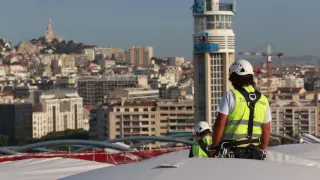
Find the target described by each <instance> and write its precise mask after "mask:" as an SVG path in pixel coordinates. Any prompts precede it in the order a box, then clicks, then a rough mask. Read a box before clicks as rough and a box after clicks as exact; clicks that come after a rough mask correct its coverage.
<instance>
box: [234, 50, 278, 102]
mask: <svg viewBox="0 0 320 180" xmlns="http://www.w3.org/2000/svg"><path fill="white" fill-rule="evenodd" d="M283 54H284V53H283V52H277V53H272V49H271V45H270V44H268V45H267V52H239V53H238V55H240V56H263V57H266V58H267V59H266V69H267V78H268V87H267V91H268V93H267V97H268V98H269V99H270V98H272V91H271V85H272V57H273V56H278V57H279V58H281V57H283Z"/></svg>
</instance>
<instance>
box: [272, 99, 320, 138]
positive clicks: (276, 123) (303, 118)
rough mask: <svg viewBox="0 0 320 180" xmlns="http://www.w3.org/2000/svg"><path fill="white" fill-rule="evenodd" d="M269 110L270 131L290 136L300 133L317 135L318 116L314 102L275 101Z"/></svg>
mask: <svg viewBox="0 0 320 180" xmlns="http://www.w3.org/2000/svg"><path fill="white" fill-rule="evenodd" d="M280 104H282V105H280ZM271 110H272V125H271V132H272V133H276V134H281V135H287V136H291V137H292V136H295V135H299V134H300V133H307V134H312V135H316V136H318V135H319V130H318V128H319V127H318V118H319V117H318V107H317V104H316V103H310V102H303V101H299V102H292V101H287V102H285V101H277V102H275V104H274V105H273V107H271Z"/></svg>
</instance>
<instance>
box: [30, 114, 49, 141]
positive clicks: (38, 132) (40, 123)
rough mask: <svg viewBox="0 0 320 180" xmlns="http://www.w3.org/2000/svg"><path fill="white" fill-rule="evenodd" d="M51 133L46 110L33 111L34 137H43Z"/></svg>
mask: <svg viewBox="0 0 320 180" xmlns="http://www.w3.org/2000/svg"><path fill="white" fill-rule="evenodd" d="M48 133H49V131H48V116H47V113H46V112H41V111H40V112H33V113H32V138H41V137H43V136H45V135H47V134H48Z"/></svg>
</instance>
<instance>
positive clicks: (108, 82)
mask: <svg viewBox="0 0 320 180" xmlns="http://www.w3.org/2000/svg"><path fill="white" fill-rule="evenodd" d="M147 86H148V79H147V77H146V76H134V75H126V76H105V77H103V76H87V77H82V78H80V79H79V80H78V93H79V95H80V96H81V97H82V98H83V104H84V105H96V104H98V103H99V102H104V97H105V96H106V95H107V92H108V91H109V90H114V89H124V88H133V87H142V88H146V87H147Z"/></svg>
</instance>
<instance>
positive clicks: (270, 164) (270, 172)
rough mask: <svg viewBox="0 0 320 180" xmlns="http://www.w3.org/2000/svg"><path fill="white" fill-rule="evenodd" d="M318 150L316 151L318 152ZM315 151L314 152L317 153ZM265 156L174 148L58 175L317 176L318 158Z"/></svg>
mask: <svg viewBox="0 0 320 180" xmlns="http://www.w3.org/2000/svg"><path fill="white" fill-rule="evenodd" d="M290 146H291V147H290ZM303 146H305V147H303ZM279 148H280V147H279ZM282 148H288V149H289V150H291V149H295V148H296V149H297V150H296V151H297V152H298V151H299V152H300V153H301V154H302V155H303V151H305V149H309V148H320V145H313V146H312V147H310V146H306V145H304V144H300V145H286V147H282ZM302 150H303V151H302ZM290 152H291V151H290ZM318 152H319V154H320V151H318ZM319 154H316V155H317V156H320V155H319ZM268 155H269V158H268V161H257V160H245V159H197V158H192V159H191V158H188V151H178V152H173V153H170V154H166V155H163V156H159V157H156V158H153V159H150V160H146V161H142V162H140V163H133V164H126V165H121V166H115V167H109V168H101V169H96V170H92V171H87V172H85V173H80V174H76V175H73V176H70V177H66V178H62V179H61V180H87V179H90V180H105V179H112V180H126V179H130V180H163V179H165V180H176V179H183V180H189V179H190V180H197V179H199V178H200V179H208V178H210V179H211V178H212V179H237V180H242V179H244V180H257V179H258V180H272V179H274V180H277V179H290V180H301V179H308V180H313V179H315V180H316V179H319V177H320V169H319V168H320V161H315V160H310V159H304V158H301V157H295V156H291V155H287V154H284V153H281V152H275V151H271V150H270V151H269V152H268Z"/></svg>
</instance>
